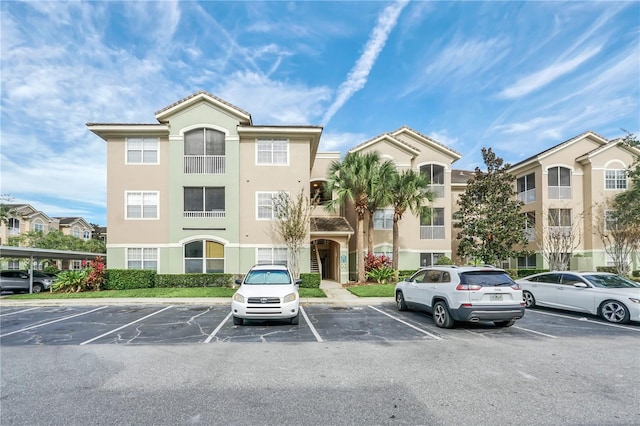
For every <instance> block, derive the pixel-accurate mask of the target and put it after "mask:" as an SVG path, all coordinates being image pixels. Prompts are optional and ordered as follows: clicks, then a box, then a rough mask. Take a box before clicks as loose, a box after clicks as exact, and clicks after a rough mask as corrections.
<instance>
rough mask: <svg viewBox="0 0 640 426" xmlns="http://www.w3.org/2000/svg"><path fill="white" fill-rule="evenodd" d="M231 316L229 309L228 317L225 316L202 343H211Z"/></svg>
mask: <svg viewBox="0 0 640 426" xmlns="http://www.w3.org/2000/svg"><path fill="white" fill-rule="evenodd" d="M229 318H231V311H229V314H228V315H227V316H226V317H224V319H223V320H222V321H220V324H218V326H217V327H216V329H215V330H213V331H212V332H211V334H210V335H209V337H207V338H206V339H205V341H204V342H202V343H210V342H211V340H213V338H214V337H216V334H218V331H220V329H221V328H222V326H223V325H224V324H225V323H226V322H227V321H229Z"/></svg>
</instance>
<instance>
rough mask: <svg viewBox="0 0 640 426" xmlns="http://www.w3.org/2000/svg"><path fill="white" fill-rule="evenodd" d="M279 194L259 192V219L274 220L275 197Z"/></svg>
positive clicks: (257, 198) (257, 200)
mask: <svg viewBox="0 0 640 426" xmlns="http://www.w3.org/2000/svg"><path fill="white" fill-rule="evenodd" d="M277 196H278V192H257V193H256V209H257V213H256V214H257V216H256V217H257V218H258V220H272V219H274V218H275V210H274V208H273V199H274V198H276V197H277Z"/></svg>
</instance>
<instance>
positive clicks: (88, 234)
mask: <svg viewBox="0 0 640 426" xmlns="http://www.w3.org/2000/svg"><path fill="white" fill-rule="evenodd" d="M82 238H83V239H85V240H90V239H91V231H87V230H85V231H84V232H83V233H82Z"/></svg>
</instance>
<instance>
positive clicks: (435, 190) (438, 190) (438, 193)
mask: <svg viewBox="0 0 640 426" xmlns="http://www.w3.org/2000/svg"><path fill="white" fill-rule="evenodd" d="M428 189H429V192H431V193H432V194H433V197H434V198H444V185H440V184H435V185H429V186H428Z"/></svg>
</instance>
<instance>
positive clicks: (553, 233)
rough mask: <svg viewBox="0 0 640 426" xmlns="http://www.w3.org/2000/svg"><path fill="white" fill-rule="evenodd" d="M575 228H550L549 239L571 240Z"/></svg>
mask: <svg viewBox="0 0 640 426" xmlns="http://www.w3.org/2000/svg"><path fill="white" fill-rule="evenodd" d="M572 233H573V228H572V227H571V226H549V237H551V238H571V236H572Z"/></svg>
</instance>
